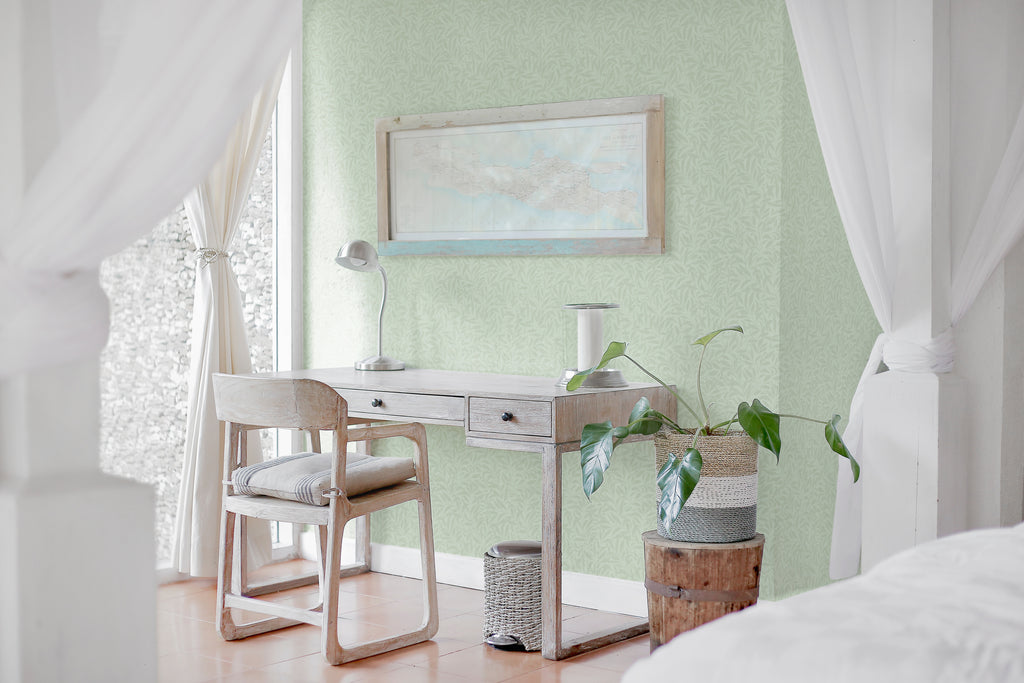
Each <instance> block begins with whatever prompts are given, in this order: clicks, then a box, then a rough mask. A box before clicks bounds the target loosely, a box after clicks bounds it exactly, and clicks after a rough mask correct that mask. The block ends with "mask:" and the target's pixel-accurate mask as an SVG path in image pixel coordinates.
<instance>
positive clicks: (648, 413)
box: [566, 326, 860, 543]
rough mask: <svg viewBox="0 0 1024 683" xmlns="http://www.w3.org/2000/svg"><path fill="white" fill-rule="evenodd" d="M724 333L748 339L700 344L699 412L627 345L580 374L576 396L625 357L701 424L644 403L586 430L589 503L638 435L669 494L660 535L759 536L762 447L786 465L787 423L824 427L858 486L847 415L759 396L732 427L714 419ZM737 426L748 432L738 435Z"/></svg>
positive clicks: (662, 504)
mask: <svg viewBox="0 0 1024 683" xmlns="http://www.w3.org/2000/svg"><path fill="white" fill-rule="evenodd" d="M723 332H740V333H742V332H743V328H741V327H739V326H734V327H725V328H722V329H720V330H715V331H714V332H711V333H710V334H706V335H704V336H703V337H701V338H700V339H697V340H696V341H695V342H693V344H694V346H700V347H701V350H700V358H699V360H698V362H697V378H696V397H697V404H696V409H694V408H693V407H692V406H691V405H690V404H689V403H687V402H686V400H684V399H683V397H682V396H680V395H679V394H678V393H677V392H676V391H675V390H674V389H672V387H670V386H669V385H667V384H665V382H663V381H662V380H661V379H659V378H658V377H656V376H655V375H654V374H652V373H651V372H650V371H648V370H647V369H646V368H645V367H644V366H642V365H640V363H638V362H637V361H636V360H634V359H633V358H631V357H630V356H628V355H627V354H626V344H625V343H623V342H612V343H611V344H609V345H608V348H607V349H606V350H605V352H604V355H603V356H602V357H601V361H600V362H599V363H598V364H597V365H596V366H594V367H593V368H590V369H589V370H584V371H582V372H578V373H576V375H574V376H573V377H572V378H571V379H570V380H569V383H568V384H567V386H566V389H568V390H569V391H573V390H575V389H578V388H579V387H580V385H581V384H582V383H583V380H584V379H585V378H586V377H587V375H589V374H590V373H592V372H594V371H595V370H600V369H601V368H603V367H605V366H606V365H608V363H610V362H611V361H612V360H614V359H616V358H620V357H621V358H625V359H626V360H628V361H630V362H631V363H633V364H634V365H636V366H637V367H638V368H640V370H642V371H643V372H644V373H645V374H646V375H648V376H649V377H650V378H651V379H653V380H655V381H656V382H658V383H659V384H661V385H662V386H663V387H665V388H666V389H667V390H668V391H669V392H670V393H671V394H672V395H673V396H675V398H676V400H677V401H678V402H679V405H680V406H682V408H683V409H684V411H685V412H686V413H687V414H689V416H690V417H692V418H693V419H694V421H695V422H696V424H697V426H695V427H691V428H684V427H681V426H680V425H679V424H677V423H676V422H675V421H674V420H672V419H671V418H669V417H668V416H667V415H664V414H663V413H660V412H658V411H657V410H654V409H653V408H651V405H650V402H649V401H648V400H647V399H646V398H642V399H640V400H639V401H637V403H636V405H635V406H634V407H633V410H632V412H631V413H630V416H629V422H628V424H625V425H622V426H614V425H612V423H611V420H606V421H604V422H601V423H595V424H588V425H586V426H584V428H583V434H582V438H581V443H580V468H581V469H582V472H583V492H584V493H585V494H586V495H587V498H590V496H591V495H592V494H593V493H594V492H595V491H597V489H598V488H599V487H600V486H601V484H602V483H603V481H604V473H605V470H607V469H608V467H609V466H610V464H611V457H612V453H613V452H614V450H615V447H616V446H618V444H619V443H620V442H621V441H622V440H623V439H625V438H626V437H628V436H631V435H646V436H651V435H654V437H655V451H656V454H657V466H658V476H657V481H658V487H659V489H660V490H661V494H660V498H659V501H658V533H660V534H661V535H662V536H664V537H666V538H671V539H674V540H680V541H701V542H719V543H727V542H733V541H740V540H746V539H748V538H752V537H753V536H754V532H755V529H754V525H755V523H756V496H757V447H758V446H762V447H764V448H766V449H768V450H769V451H771V452H772V453H774V454H775V458H776V461H778V459H779V456H780V452H781V450H782V440H781V438H780V436H779V423H780V419H781V418H783V417H785V418H793V419H797V420H806V421H808V422H815V423H818V424H821V425H824V428H825V429H824V431H825V442H826V443H827V444H828V445H829V447H830V448H831V449H832V450H833V451H834V452H836V453H838V454H839V455H841V456H843V457H844V458H847V459H848V460H849V461H850V468H851V469H852V471H853V478H854V481H856V480H857V479H858V478H859V477H860V465H858V464H857V461H856V460H855V459H854V458H853V456H852V455H851V454H850V451H849V450H847V448H846V444H845V443H843V439H842V436H841V435H840V433H839V429H838V425H839V421H840V419H841V418H840V416H839V415H833V416H832V419H830V420H816V419H813V418H808V417H803V416H801V415H785V414H779V413H776V412H774V411H772V410H770V409H769V408H767V407H766V406H765V405H764V404H763V403H761V401H760V400H758V399H756V398H755V399H753V400H752V401H750V402H749V403H748V402H746V401H744V402H742V403H740V404H739V406H738V407H737V408H736V410H735V412H734V413H733V414H732V415H731V416H729V417H728V418H727V419H725V420H724V421H721V422H717V423H716V422H714V421H713V420H712V418H711V414H710V411H709V410H708V404H707V403H706V402H705V401H704V392H703V388H702V386H701V379H700V373H701V367H702V366H703V364H704V354H705V352H706V351H707V348H708V345H709V344H710V343H711V342H712V340H714V339H715V338H716V337H717V336H718V335H720V334H722V333H723ZM736 424H738V425H739V427H740V429H739V430H735V431H730V430H732V428H733V426H734V425H736ZM702 475H703V476H702ZM698 483H700V484H701V486H700V488H698ZM751 489H752V490H751ZM695 491H696V492H697V493H696V494H695ZM688 501H689V502H690V503H691V504H690V505H689V506H687V505H686V503H687V502H688Z"/></svg>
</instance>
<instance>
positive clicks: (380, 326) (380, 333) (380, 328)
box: [377, 264, 388, 356]
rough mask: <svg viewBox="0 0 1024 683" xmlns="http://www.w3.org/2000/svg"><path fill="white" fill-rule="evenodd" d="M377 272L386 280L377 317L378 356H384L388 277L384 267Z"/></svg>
mask: <svg viewBox="0 0 1024 683" xmlns="http://www.w3.org/2000/svg"><path fill="white" fill-rule="evenodd" d="M377 270H379V271H380V276H381V279H383V280H384V294H383V296H381V298H380V313H379V314H378V315H377V355H378V356H383V355H384V304H385V303H387V300H388V276H387V273H385V272H384V267H383V266H381V265H379V264H378V265H377Z"/></svg>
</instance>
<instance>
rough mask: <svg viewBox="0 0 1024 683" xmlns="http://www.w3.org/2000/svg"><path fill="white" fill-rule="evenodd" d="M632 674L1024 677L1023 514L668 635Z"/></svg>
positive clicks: (761, 680)
mask: <svg viewBox="0 0 1024 683" xmlns="http://www.w3.org/2000/svg"><path fill="white" fill-rule="evenodd" d="M622 680H623V683H648V682H649V681H682V680H692V681H699V682H700V683H713V682H714V681H736V682H742V683H751V682H756V683H768V682H774V681H779V682H782V681H786V682H792V683H795V682H800V681H813V682H815V683H819V682H826V683H831V682H833V681H835V682H843V681H858V682H864V681H867V682H869V683H881V682H882V681H900V683H908V682H917V681H920V682H921V683H937V682H939V681H950V682H953V681H956V682H957V683H960V682H965V681H972V682H974V681H976V682H981V681H986V682H987V681H992V682H993V683H996V682H998V683H1008V682H1012V681H1024V524H1022V525H1018V526H1016V527H1012V528H1003V529H986V530H980V531H971V532H967V533H962V534H957V535H954V536H948V537H945V538H942V539H939V540H937V541H933V542H930V543H926V544H924V545H921V546H917V547H916V548H912V549H910V550H907V551H905V552H903V553H900V554H898V555H895V556H893V557H891V558H889V559H888V560H886V561H884V562H882V563H880V564H879V565H877V566H876V567H875V568H874V569H872V570H871V571H869V572H868V573H867V574H865V575H862V576H859V577H856V578H853V579H849V580H846V581H841V582H838V583H834V584H831V585H829V586H825V587H823V588H819V589H816V590H813V591H809V592H807V593H802V594H800V595H797V596H795V597H792V598H788V599H786V600H780V601H778V602H762V603H758V604H757V605H755V606H753V607H750V608H748V609H746V610H744V611H742V612H736V613H734V614H730V615H728V616H725V617H723V618H721V619H718V620H716V621H714V622H711V623H710V624H706V625H705V626H702V627H700V628H698V629H695V630H693V631H690V632H688V633H684V634H681V635H680V636H678V637H677V638H675V639H673V640H672V641H671V642H669V643H667V644H666V645H663V646H662V647H660V648H659V649H658V650H656V651H655V653H654V654H653V655H652V656H651V657H650V658H649V659H644V660H642V661H640V662H637V663H636V664H635V665H634V666H633V667H631V668H630V669H629V670H628V671H627V672H626V675H625V676H624V677H623V679H622Z"/></svg>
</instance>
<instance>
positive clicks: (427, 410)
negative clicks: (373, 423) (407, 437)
mask: <svg viewBox="0 0 1024 683" xmlns="http://www.w3.org/2000/svg"><path fill="white" fill-rule="evenodd" d="M339 393H340V394H341V395H342V396H344V397H345V400H346V401H348V411H349V413H352V414H355V415H359V416H370V417H377V416H379V417H380V419H382V420H386V419H388V418H389V417H394V418H404V419H406V420H413V421H415V420H424V421H426V420H444V421H454V422H462V418H463V409H464V405H465V403H464V401H463V399H462V397H461V396H437V395H433V394H405V393H401V392H391V391H369V390H366V389H341V390H340V391H339Z"/></svg>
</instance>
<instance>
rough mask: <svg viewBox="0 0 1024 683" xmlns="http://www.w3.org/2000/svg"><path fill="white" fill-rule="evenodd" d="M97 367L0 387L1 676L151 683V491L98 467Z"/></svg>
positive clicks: (61, 369)
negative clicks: (0, 526) (2, 524)
mask: <svg viewBox="0 0 1024 683" xmlns="http://www.w3.org/2000/svg"><path fill="white" fill-rule="evenodd" d="M98 415H99V381H98V364H97V362H96V360H89V361H81V362H76V363H71V364H67V365H63V366H57V367H53V368H48V369H45V370H39V371H35V372H31V373H26V374H23V375H20V376H16V377H12V378H9V379H6V380H4V381H3V382H2V383H0V519H4V520H9V522H8V525H7V527H6V528H7V529H8V530H9V532H10V533H11V536H10V537H9V539H8V540H7V543H8V547H6V548H5V549H4V552H0V680H3V681H10V682H11V683H14V682H17V681H24V682H26V683H27V682H29V681H97V682H106V681H129V680H130V681H152V680H156V574H155V554H156V550H155V542H154V539H153V523H154V513H153V495H152V492H151V490H150V488H149V487H148V486H144V485H142V484H136V483H133V482H129V481H127V480H124V479H121V478H117V477H111V476H108V475H104V474H102V473H101V472H100V470H99V428H98V427H99V418H98Z"/></svg>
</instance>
